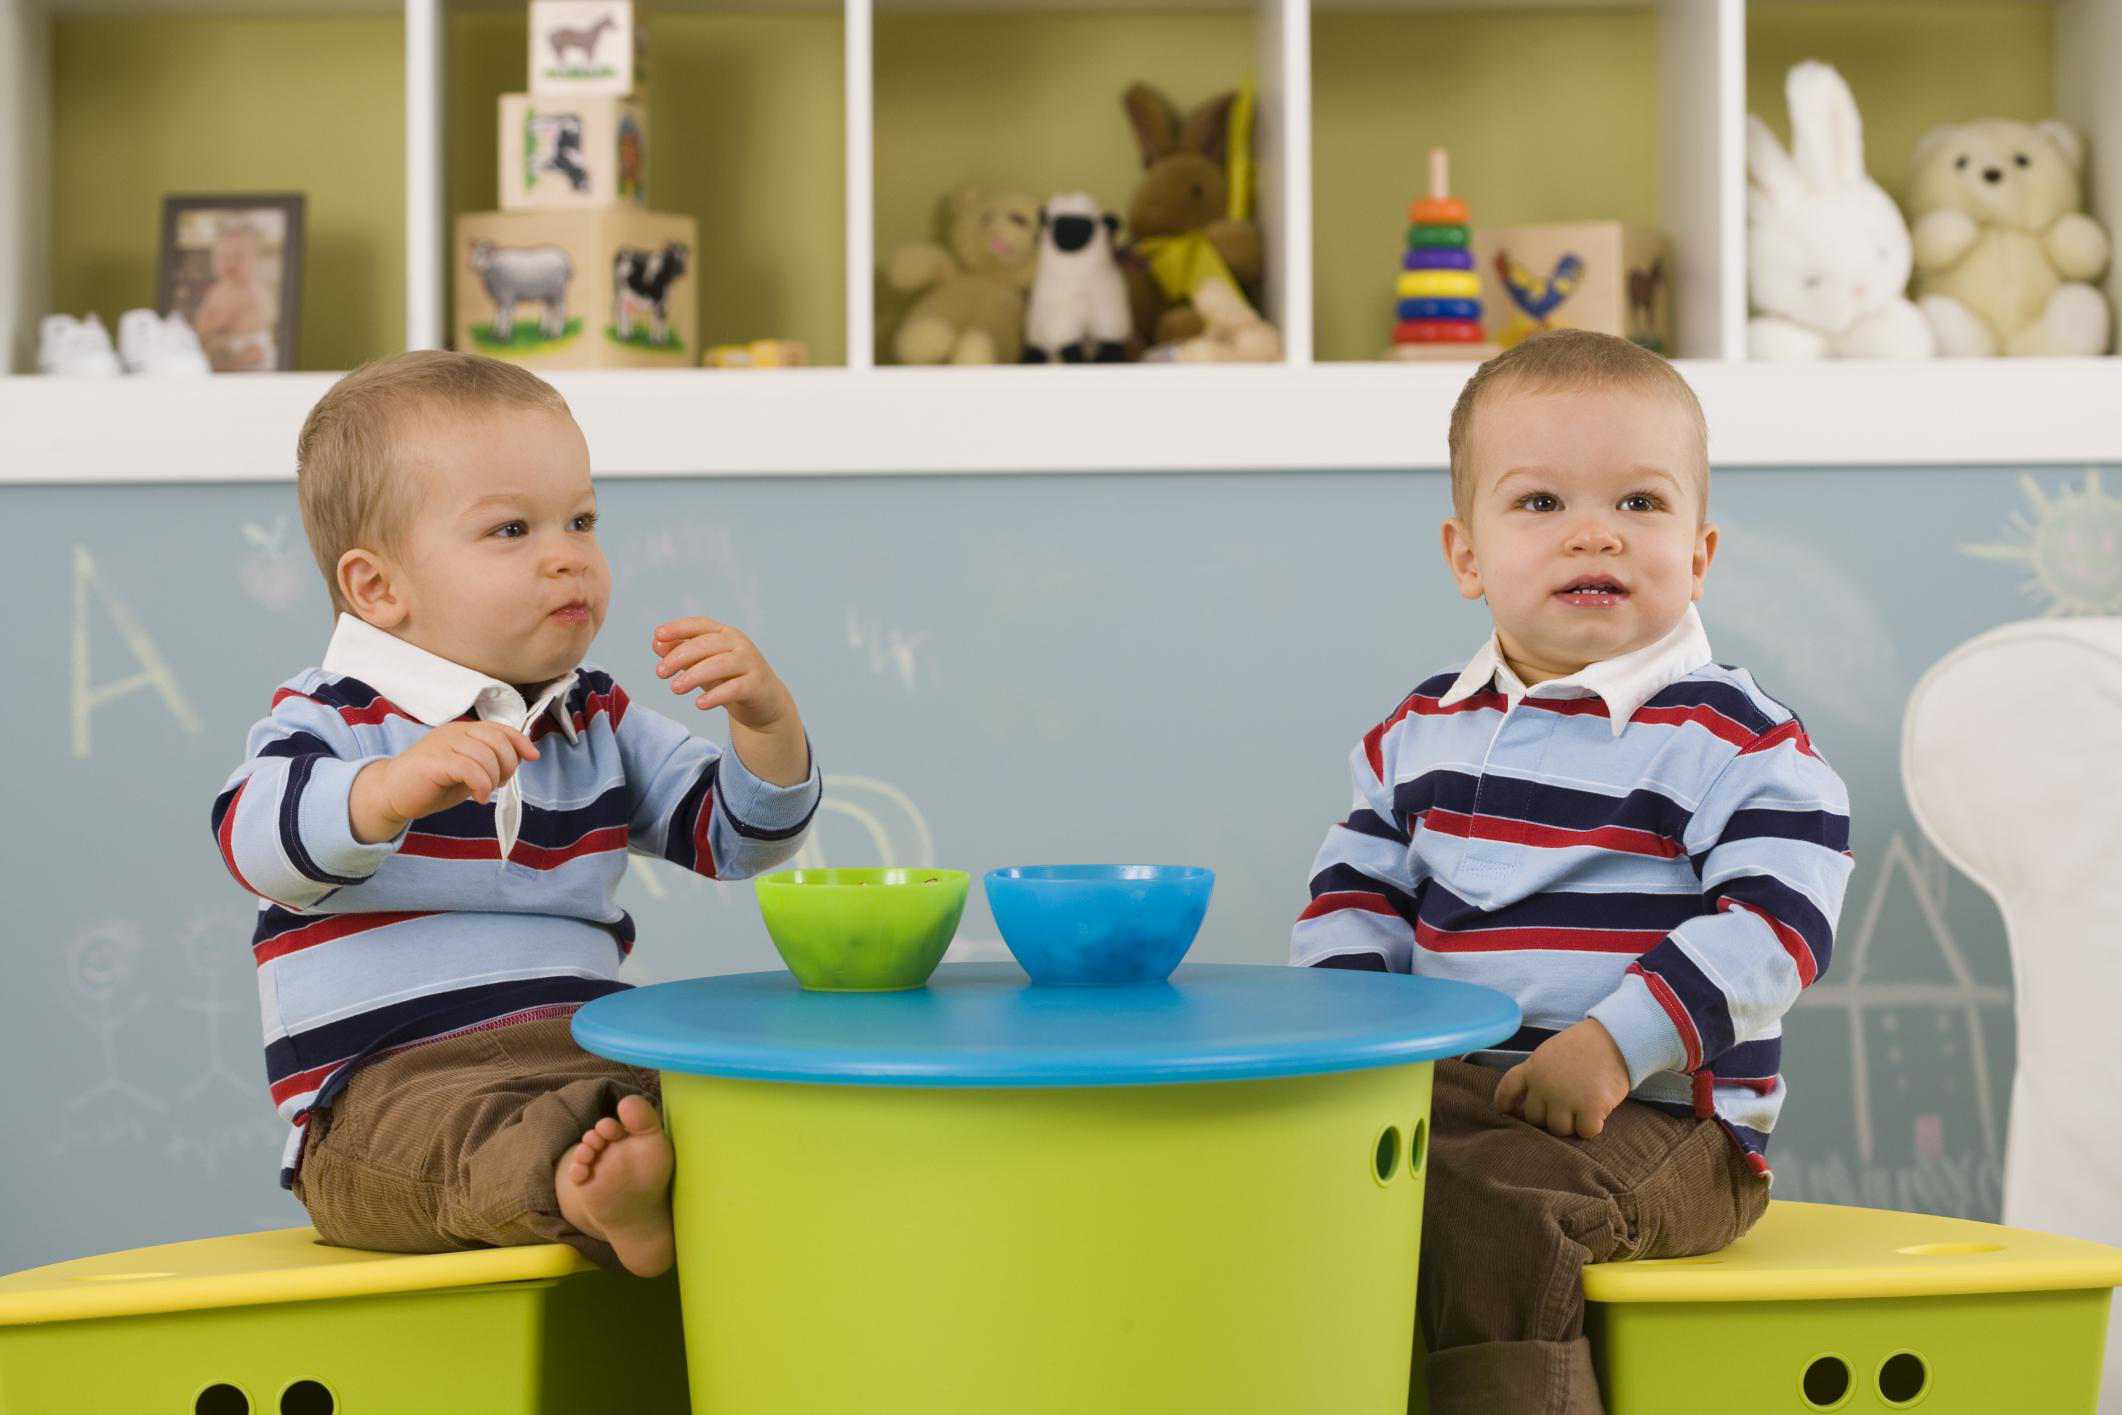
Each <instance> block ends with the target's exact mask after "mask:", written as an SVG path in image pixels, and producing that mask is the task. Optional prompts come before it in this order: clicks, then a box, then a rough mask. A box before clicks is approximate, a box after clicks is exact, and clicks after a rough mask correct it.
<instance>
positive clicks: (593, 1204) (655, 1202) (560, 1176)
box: [553, 1096, 676, 1277]
mask: <svg viewBox="0 0 2122 1415" xmlns="http://www.w3.org/2000/svg"><path fill="white" fill-rule="evenodd" d="M670 1175H671V1144H670V1137H669V1136H668V1135H666V1134H664V1133H663V1122H662V1120H661V1119H660V1118H659V1117H658V1116H657V1114H656V1108H655V1107H654V1106H652V1105H650V1104H649V1103H648V1101H647V1100H646V1099H644V1098H643V1097H640V1096H622V1097H621V1098H620V1100H619V1118H618V1119H616V1120H614V1119H612V1118H611V1117H610V1116H606V1117H605V1118H604V1119H602V1120H600V1121H598V1122H597V1123H596V1124H595V1125H593V1126H592V1127H590V1128H589V1129H588V1130H585V1131H583V1132H582V1143H581V1144H579V1145H576V1146H575V1147H574V1148H573V1149H571V1150H569V1151H568V1152H567V1153H566V1154H564V1155H562V1156H560V1164H559V1167H558V1168H557V1169H556V1170H555V1171H554V1172H553V1184H554V1187H555V1188H556V1189H558V1190H559V1194H560V1214H561V1216H562V1217H563V1218H565V1219H566V1220H567V1221H568V1222H569V1223H571V1224H573V1225H574V1226H575V1227H577V1228H579V1229H581V1230H582V1231H583V1232H584V1233H587V1234H589V1235H590V1236H591V1237H592V1238H602V1239H603V1240H604V1241H605V1242H607V1243H609V1244H611V1245H612V1251H613V1252H615V1253H617V1254H618V1255H619V1261H620V1263H622V1264H623V1265H624V1266H625V1268H626V1270H627V1271H628V1272H630V1273H633V1274H634V1275H635V1276H637V1277H655V1276H657V1275H658V1274H660V1273H662V1272H664V1271H665V1270H667V1269H668V1268H669V1267H670V1265H671V1263H672V1262H673V1261H674V1259H675V1257H676V1252H675V1249H674V1247H673V1245H672V1241H671V1220H670Z"/></svg>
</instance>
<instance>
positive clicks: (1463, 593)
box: [1443, 516, 1481, 599]
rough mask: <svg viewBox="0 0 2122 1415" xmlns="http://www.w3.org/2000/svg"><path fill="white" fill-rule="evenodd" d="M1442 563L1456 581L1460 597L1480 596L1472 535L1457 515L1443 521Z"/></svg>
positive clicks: (1479, 582)
mask: <svg viewBox="0 0 2122 1415" xmlns="http://www.w3.org/2000/svg"><path fill="white" fill-rule="evenodd" d="M1443 537H1444V564H1445V567H1446V568H1447V569H1449V570H1450V571H1451V572H1452V579H1453V580H1455V581H1457V582H1458V586H1459V597H1460V598H1461V599H1479V598H1481V567H1480V566H1479V565H1477V564H1475V563H1474V537H1473V533H1472V532H1471V531H1469V530H1467V528H1466V523H1465V522H1464V521H1461V520H1460V519H1459V518H1458V517H1457V516H1454V517H1452V518H1451V519H1450V520H1449V521H1446V522H1445V523H1444V530H1443Z"/></svg>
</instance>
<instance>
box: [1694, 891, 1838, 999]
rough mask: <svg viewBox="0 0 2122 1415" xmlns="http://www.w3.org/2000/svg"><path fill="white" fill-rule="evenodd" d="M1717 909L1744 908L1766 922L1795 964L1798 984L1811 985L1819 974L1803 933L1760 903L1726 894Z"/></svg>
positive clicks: (1810, 947) (1815, 960)
mask: <svg viewBox="0 0 2122 1415" xmlns="http://www.w3.org/2000/svg"><path fill="white" fill-rule="evenodd" d="M1717 909H1718V910H1719V912H1722V911H1723V910H1726V909H1744V910H1745V911H1746V912H1747V913H1749V914H1752V915H1753V916H1754V917H1755V918H1757V919H1759V920H1761V922H1763V923H1765V924H1767V925H1768V927H1769V928H1770V929H1771V930H1772V931H1773V932H1774V933H1775V935H1776V942H1778V943H1780V944H1782V945H1783V951H1784V952H1785V953H1788V954H1789V955H1790V961H1791V962H1792V963H1793V964H1795V965H1796V966H1797V969H1798V986H1800V987H1806V988H1809V987H1811V986H1812V985H1813V979H1814V978H1816V977H1818V976H1819V975H1820V964H1819V961H1818V960H1817V959H1815V958H1814V957H1813V950H1812V945H1811V944H1808V943H1807V942H1806V941H1805V935H1804V934H1801V933H1799V932H1798V931H1797V930H1796V929H1794V928H1792V927H1791V926H1790V925H1789V924H1786V923H1784V922H1783V921H1782V920H1781V919H1779V918H1777V917H1776V916H1775V915H1774V914H1771V913H1769V912H1768V911H1767V910H1766V909H1763V908H1762V907H1761V906H1760V905H1758V904H1749V903H1747V902H1746V901H1745V900H1743V899H1734V898H1732V897H1731V896H1730V895H1728V894H1727V895H1725V896H1724V897H1723V898H1721V899H1719V900H1718V901H1717Z"/></svg>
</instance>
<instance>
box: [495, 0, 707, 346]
mask: <svg viewBox="0 0 2122 1415" xmlns="http://www.w3.org/2000/svg"><path fill="white" fill-rule="evenodd" d="M642 41H643V35H642V30H641V27H640V25H639V19H638V17H637V16H636V14H635V12H634V7H633V5H632V3H631V0H531V3H530V89H531V91H530V92H529V93H510V94H503V95H502V97H501V131H500V169H501V200H500V205H501V210H499V211H486V212H474V213H469V214H466V215H463V216H460V217H458V218H457V230H456V259H455V267H456V319H455V326H456V329H455V334H456V346H457V347H458V348H459V349H462V350H466V351H468V352H473V353H480V354H490V355H492V356H494V357H495V358H501V359H509V360H512V361H514V362H516V363H522V364H530V365H535V366H538V367H542V368H599V367H647V368H683V367H688V366H690V365H691V364H692V363H693V362H694V361H695V360H696V358H697V357H698V354H699V336H698V330H697V319H698V308H697V306H698V303H699V301H698V300H697V298H696V297H695V293H694V291H695V286H694V283H693V281H694V261H695V259H696V257H695V252H696V251H697V249H698V246H699V242H698V238H697V228H696V227H695V224H694V221H693V218H692V217H690V216H679V215H675V214H672V213H668V212H658V211H651V210H649V209H648V207H647V201H648V147H649V142H648V137H649V125H648V104H647V102H646V99H645V97H644V95H645V93H646V88H647V86H646V83H645V77H646V76H645V74H644V72H643V68H642V56H643V52H644V45H643V42H642Z"/></svg>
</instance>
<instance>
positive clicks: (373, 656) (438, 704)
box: [324, 614, 576, 742]
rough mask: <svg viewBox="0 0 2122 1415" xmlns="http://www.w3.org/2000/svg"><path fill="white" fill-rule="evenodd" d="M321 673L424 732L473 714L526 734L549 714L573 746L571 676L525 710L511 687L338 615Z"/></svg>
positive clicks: (554, 684) (361, 621)
mask: <svg viewBox="0 0 2122 1415" xmlns="http://www.w3.org/2000/svg"><path fill="white" fill-rule="evenodd" d="M324 671H325V672H327V673H341V674H345V675H346V676H348V677H351V678H358V679H360V680H361V681H362V682H364V683H366V684H368V686H369V687H371V688H374V689H375V690H376V691H377V692H379V693H381V694H382V695H383V696H384V697H386V698H389V699H390V700H391V701H392V702H394V703H396V704H397V705H398V706H399V707H402V708H404V709H405V710H406V711H407V712H409V713H411V714H412V715H413V716H414V717H415V718H417V719H418V720H420V721H421V722H424V723H426V724H427V725H428V726H429V727H440V726H441V725H442V724H443V723H445V722H451V721H454V720H455V719H457V718H459V717H462V716H463V715H464V714H465V713H466V712H467V711H468V710H471V709H474V708H476V709H477V710H478V713H479V718H480V720H481V721H482V722H494V721H500V722H506V723H507V724H508V725H509V726H511V727H514V728H517V729H519V730H522V731H526V732H527V731H529V730H530V726H529V724H530V723H531V722H532V721H534V720H535V719H536V718H537V716H538V714H539V713H541V712H550V713H552V715H553V718H554V720H555V721H556V722H557V723H558V724H559V727H560V730H561V731H562V732H564V733H566V734H567V740H568V741H569V742H573V741H574V740H575V722H574V718H573V717H571V716H570V715H569V714H568V711H567V693H568V690H569V689H570V688H572V687H574V686H575V678H576V674H575V673H574V672H569V673H568V675H567V676H566V677H565V678H561V679H558V680H556V681H554V682H552V683H550V684H548V685H547V686H546V688H545V690H544V691H543V692H541V693H540V694H539V695H538V701H537V702H536V703H535V704H533V705H530V706H528V707H526V706H525V704H524V701H523V695H522V694H521V693H519V692H517V691H516V689H515V687H514V685H512V684H509V683H504V682H502V681H501V680H500V679H498V678H489V677H487V676H486V675H485V674H484V673H481V672H479V671H478V670H477V669H474V668H466V667H464V666H463V665H462V664H459V663H452V662H450V661H449V660H448V659H446V658H443V657H441V656H440V655H438V654H432V653H429V652H428V651H427V650H426V649H424V648H421V647H420V646H419V645H418V644H409V643H407V642H406V641H405V640H403V639H401V638H399V637H398V636H397V635H395V634H391V633H386V632H385V631H384V630H382V629H378V628H377V627H376V626H375V625H373V624H370V623H369V622H368V621H366V620H364V619H361V618H359V617H357V616H355V615H352V614H341V615H340V616H339V623H338V626H337V627H336V628H335V629H333V630H332V641H331V645H330V646H329V647H328V648H326V649H325V651H324Z"/></svg>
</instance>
